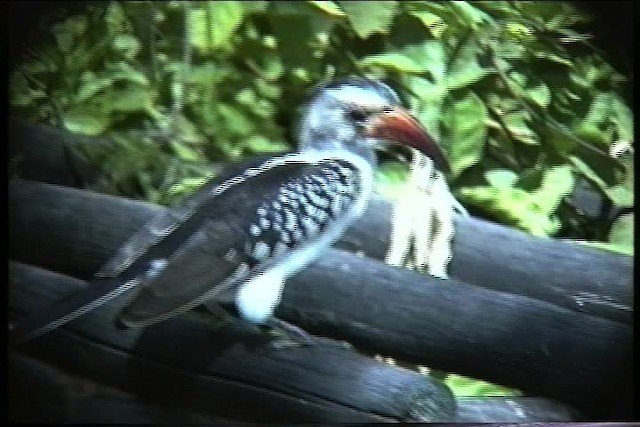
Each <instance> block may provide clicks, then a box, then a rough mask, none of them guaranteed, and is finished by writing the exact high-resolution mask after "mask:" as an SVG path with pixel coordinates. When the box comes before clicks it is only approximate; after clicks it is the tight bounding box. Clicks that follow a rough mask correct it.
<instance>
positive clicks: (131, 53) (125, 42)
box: [113, 34, 141, 59]
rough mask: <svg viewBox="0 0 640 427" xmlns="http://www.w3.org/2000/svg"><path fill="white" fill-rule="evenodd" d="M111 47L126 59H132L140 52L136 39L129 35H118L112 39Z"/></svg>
mask: <svg viewBox="0 0 640 427" xmlns="http://www.w3.org/2000/svg"><path fill="white" fill-rule="evenodd" d="M113 47H114V48H115V49H116V50H119V51H121V52H122V54H123V55H124V56H125V57H127V58H128V59H133V58H135V57H136V55H137V54H138V52H140V48H141V45H140V42H139V41H138V39H137V38H135V37H133V36H132V35H130V34H118V35H117V36H116V37H115V38H114V39H113Z"/></svg>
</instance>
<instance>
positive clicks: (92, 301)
mask: <svg viewBox="0 0 640 427" xmlns="http://www.w3.org/2000/svg"><path fill="white" fill-rule="evenodd" d="M139 284H140V280H139V279H138V278H133V279H130V280H127V281H125V282H123V281H122V280H117V279H108V280H97V281H96V282H94V283H92V285H91V286H89V287H88V288H87V289H86V290H83V291H81V292H79V293H78V294H76V295H73V296H71V297H70V298H68V299H65V300H64V301H60V302H59V303H54V304H53V307H51V309H49V310H46V311H44V312H39V313H36V314H33V315H31V316H29V317H27V318H26V319H24V320H23V321H21V322H19V323H18V324H17V325H15V327H13V328H12V329H10V330H9V345H10V346H11V347H16V346H19V345H21V344H23V343H25V342H27V341H30V340H32V339H34V338H37V337H39V336H41V335H43V334H46V333H47V332H50V331H52V330H54V329H56V328H59V327H60V326H62V325H65V324H67V323H69V322H71V321H72V320H74V319H77V318H78V317H80V316H82V315H84V314H86V313H88V312H89V311H91V310H94V309H96V308H98V307H100V306H101V305H103V304H106V303H107V302H109V301H111V300H112V299H114V298H116V297H118V296H120V295H122V294H124V293H126V292H128V291H130V290H131V289H133V288H135V287H136V286H138V285H139Z"/></svg>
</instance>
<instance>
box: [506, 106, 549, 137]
mask: <svg viewBox="0 0 640 427" xmlns="http://www.w3.org/2000/svg"><path fill="white" fill-rule="evenodd" d="M529 118H530V116H529V113H527V112H526V111H523V110H518V111H513V112H510V113H507V114H504V115H503V116H502V121H503V122H504V124H505V125H506V126H507V129H508V130H509V132H510V133H511V135H512V136H513V137H514V138H515V139H516V140H518V141H520V142H523V143H525V144H528V145H538V144H540V139H539V138H538V136H537V135H536V134H535V133H534V132H533V131H532V130H531V128H530V127H529V124H528V123H527V121H528V120H529Z"/></svg>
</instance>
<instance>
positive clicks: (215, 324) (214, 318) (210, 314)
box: [201, 300, 235, 331]
mask: <svg viewBox="0 0 640 427" xmlns="http://www.w3.org/2000/svg"><path fill="white" fill-rule="evenodd" d="M202 306H203V307H204V308H206V316H201V318H202V319H204V320H205V321H206V323H207V324H208V325H209V326H210V327H211V328H212V329H213V330H214V331H219V330H220V329H222V328H224V327H225V326H227V325H229V324H231V323H233V322H234V321H235V318H234V317H233V316H232V315H230V314H229V313H227V311H226V310H225V309H224V308H222V307H220V305H219V304H218V303H217V302H216V301H215V300H208V301H205V302H204V303H203V304H202Z"/></svg>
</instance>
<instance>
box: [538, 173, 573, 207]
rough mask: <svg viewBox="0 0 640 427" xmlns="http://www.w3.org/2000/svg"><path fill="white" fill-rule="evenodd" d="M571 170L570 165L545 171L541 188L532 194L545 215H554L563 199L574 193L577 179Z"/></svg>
mask: <svg viewBox="0 0 640 427" xmlns="http://www.w3.org/2000/svg"><path fill="white" fill-rule="evenodd" d="M571 169H572V168H571V166H569V165H561V166H552V167H551V168H549V169H547V170H545V171H544V173H543V177H542V184H541V186H540V188H539V189H537V190H536V191H533V192H532V196H533V197H534V198H535V199H536V202H535V203H536V204H537V206H539V207H540V208H541V210H542V212H543V213H545V214H547V215H550V214H551V213H553V212H554V211H555V210H556V209H557V208H558V205H559V204H560V201H561V200H562V198H563V197H565V196H566V195H568V194H570V193H571V192H572V191H573V187H574V185H575V178H574V176H573V172H572V170H571Z"/></svg>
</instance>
